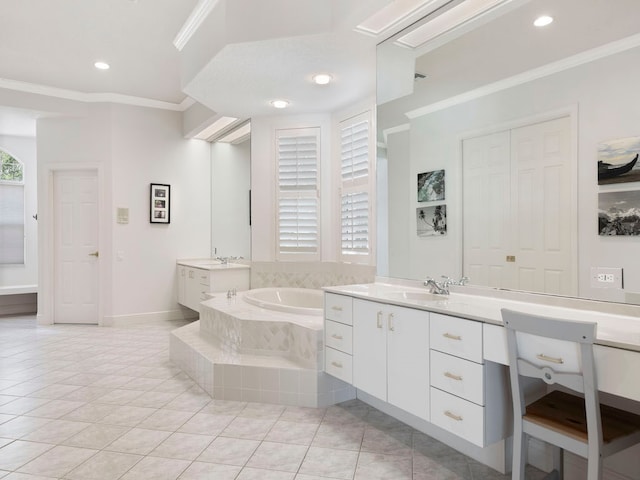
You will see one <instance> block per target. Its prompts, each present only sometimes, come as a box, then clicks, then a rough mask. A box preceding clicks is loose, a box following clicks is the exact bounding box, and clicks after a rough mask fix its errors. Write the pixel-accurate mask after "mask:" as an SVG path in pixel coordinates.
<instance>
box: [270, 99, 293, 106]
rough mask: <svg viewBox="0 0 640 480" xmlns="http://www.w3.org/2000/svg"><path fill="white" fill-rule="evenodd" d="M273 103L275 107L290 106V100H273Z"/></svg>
mask: <svg viewBox="0 0 640 480" xmlns="http://www.w3.org/2000/svg"><path fill="white" fill-rule="evenodd" d="M271 105H273V106H274V107H275V108H287V107H288V106H289V102H287V101H286V100H271Z"/></svg>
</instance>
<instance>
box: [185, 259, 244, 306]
mask: <svg viewBox="0 0 640 480" xmlns="http://www.w3.org/2000/svg"><path fill="white" fill-rule="evenodd" d="M249 282H250V269H249V267H248V266H246V265H214V266H212V267H210V268H198V267H194V266H190V265H180V264H178V303H179V304H181V305H184V306H185V307H188V308H190V309H192V310H195V311H196V312H197V311H199V310H200V303H201V302H203V301H205V300H207V299H208V298H209V297H208V296H207V294H208V293H212V292H214V293H215V292H220V293H223V292H225V293H226V292H227V291H228V290H232V289H234V288H235V289H236V290H237V291H243V290H248V289H249Z"/></svg>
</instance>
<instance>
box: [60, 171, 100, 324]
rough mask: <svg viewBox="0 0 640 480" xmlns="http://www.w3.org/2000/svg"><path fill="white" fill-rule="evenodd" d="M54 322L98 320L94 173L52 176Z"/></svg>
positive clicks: (95, 322)
mask: <svg viewBox="0 0 640 480" xmlns="http://www.w3.org/2000/svg"><path fill="white" fill-rule="evenodd" d="M53 223H54V227H53V229H54V255H55V264H54V317H53V318H54V323H86V324H97V323H98V262H99V257H98V177H97V172H95V171H92V170H78V171H63V172H56V173H55V174H54V177H53Z"/></svg>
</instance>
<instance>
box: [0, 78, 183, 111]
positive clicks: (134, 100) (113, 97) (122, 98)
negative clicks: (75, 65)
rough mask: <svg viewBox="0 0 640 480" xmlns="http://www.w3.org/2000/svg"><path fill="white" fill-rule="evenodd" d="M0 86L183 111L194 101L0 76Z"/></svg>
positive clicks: (30, 91) (45, 93) (41, 93)
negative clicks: (93, 90) (91, 90)
mask: <svg viewBox="0 0 640 480" xmlns="http://www.w3.org/2000/svg"><path fill="white" fill-rule="evenodd" d="M0 88H4V89H7V90H15V91H18V92H26V93H34V94H37V95H45V96H47V97H55V98H63V99H65V100H74V101H76V102H84V103H120V104H123V105H134V106H137V107H149V108H158V109H161V110H172V111H174V112H183V111H184V110H186V109H187V108H189V107H190V106H191V105H193V104H194V103H195V101H194V100H193V99H192V98H189V97H187V98H185V99H184V100H183V101H182V102H181V103H171V102H163V101H161V100H153V99H150V98H143V97H134V96H132V95H122V94H120V93H84V92H78V91H76V90H67V89H64V88H57V87H50V86H47V85H38V84H35V83H28V82H21V81H19V80H9V79H7V78H0Z"/></svg>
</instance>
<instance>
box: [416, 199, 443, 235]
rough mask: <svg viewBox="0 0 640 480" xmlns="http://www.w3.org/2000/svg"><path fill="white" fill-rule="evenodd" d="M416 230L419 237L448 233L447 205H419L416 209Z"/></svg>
mask: <svg viewBox="0 0 640 480" xmlns="http://www.w3.org/2000/svg"><path fill="white" fill-rule="evenodd" d="M416 231H417V234H418V236H419V237H433V236H436V235H446V234H447V206H446V205H434V206H433V207H418V208H417V209H416Z"/></svg>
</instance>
